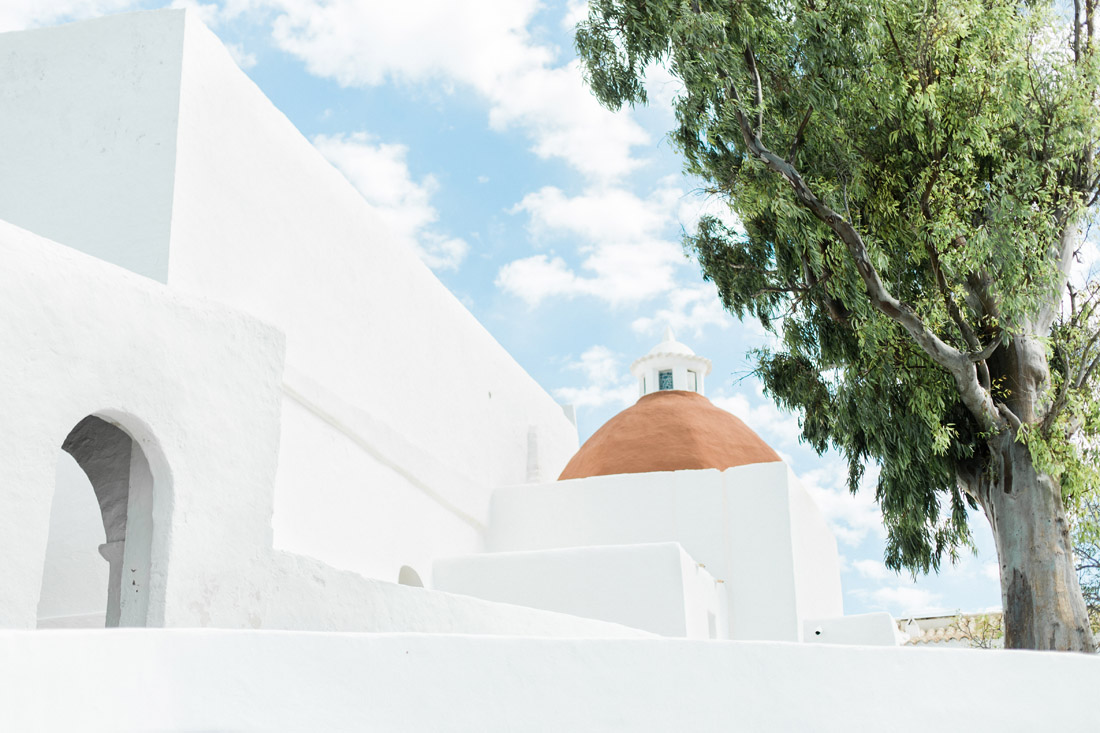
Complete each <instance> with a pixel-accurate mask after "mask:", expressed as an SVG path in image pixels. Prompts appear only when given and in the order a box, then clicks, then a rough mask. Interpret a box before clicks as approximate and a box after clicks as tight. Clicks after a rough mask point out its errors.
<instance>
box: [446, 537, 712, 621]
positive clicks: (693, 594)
mask: <svg viewBox="0 0 1100 733" xmlns="http://www.w3.org/2000/svg"><path fill="white" fill-rule="evenodd" d="M433 576H434V578H435V581H434V587H435V588H436V589H438V590H445V591H448V592H451V593H461V594H463V595H468V596H474V597H476V598H484V599H487V600H490V601H499V602H501V603H513V604H516V605H519V606H529V607H531V608H541V609H545V610H548V611H557V612H560V613H567V614H570V615H573V616H581V617H584V618H592V619H599V620H602V621H611V622H614V623H619V624H623V625H624V626H630V627H633V628H637V629H643V630H645V631H650V632H653V633H655V634H660V635H662V636H673V637H682V638H689V639H716V638H728V629H729V622H728V620H727V618H726V603H727V601H726V593H725V589H724V588H723V587H722V584H721V583H718V582H717V581H715V579H714V578H712V577H711V575H710V573H708V572H707V571H706V569H705V568H703V567H702V566H701V565H700V564H699V563H698V562H696V561H695V560H694V559H693V558H691V557H690V556H689V555H688V554H687V553H686V552H684V549H683V548H682V547H681V546H680V545H679V544H677V543H675V542H664V543H658V544H649V545H605V546H601V547H575V548H569V549H564V550H535V551H529V552H495V553H488V554H482V555H470V556H467V557H457V558H447V559H444V560H440V561H438V562H436V565H435V571H434V573H433Z"/></svg>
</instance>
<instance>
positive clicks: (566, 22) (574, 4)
mask: <svg viewBox="0 0 1100 733" xmlns="http://www.w3.org/2000/svg"><path fill="white" fill-rule="evenodd" d="M587 17H588V0H569V1H568V2H567V3H566V5H565V15H564V16H562V19H561V27H562V28H564V29H565V30H567V31H569V32H570V33H572V32H573V29H574V28H576V27H577V23H580V22H581V21H582V20H584V19H586V18H587Z"/></svg>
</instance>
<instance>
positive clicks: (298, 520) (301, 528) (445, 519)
mask: <svg viewBox="0 0 1100 733" xmlns="http://www.w3.org/2000/svg"><path fill="white" fill-rule="evenodd" d="M5 52H6V53H8V55H7V56H3V55H2V54H3V53H5ZM0 57H2V58H5V64H3V65H0V104H2V105H3V108H4V115H2V116H0V117H2V119H0V218H7V219H10V220H12V221H14V222H16V223H18V224H20V225H21V226H23V227H24V228H28V229H30V230H32V231H36V232H37V233H40V234H43V235H46V236H49V237H51V238H53V239H56V240H58V241H61V242H63V243H65V244H68V245H70V246H73V247H75V248H77V249H81V250H83V251H86V252H88V253H90V254H93V255H95V256H97V257H100V258H102V259H105V260H108V261H111V262H114V263H117V264H119V265H121V266H124V267H127V268H129V269H131V270H133V271H134V272H138V273H141V274H144V275H147V276H149V277H152V278H155V279H159V280H166V281H167V283H168V284H169V285H170V286H171V287H172V288H173V289H174V290H178V291H181V292H187V293H191V294H198V295H201V296H204V297H208V298H211V299H213V300H216V301H220V302H223V303H226V304H229V305H231V306H233V307H235V308H238V309H240V310H242V311H244V312H248V313H251V314H254V315H256V316H259V317H260V318H261V319H262V320H264V321H265V322H267V323H270V324H273V325H274V326H276V327H277V328H278V329H280V330H281V331H282V332H283V333H284V334H285V343H286V351H287V364H288V367H289V368H288V369H287V371H286V374H287V383H286V385H285V389H284V390H283V393H282V395H281V400H282V402H283V412H284V416H285V419H284V421H283V423H282V428H281V433H282V434H281V438H280V445H281V449H282V456H281V459H280V461H279V464H278V475H277V479H276V485H277V491H276V497H277V499H276V507H275V512H276V516H275V519H274V522H275V534H276V538H277V541H278V543H279V545H280V546H281V547H284V548H285V549H288V550H293V551H296V552H303V553H308V554H312V555H315V556H317V557H320V558H322V559H324V560H326V561H328V562H331V563H333V564H334V565H338V566H341V567H347V568H352V569H355V570H357V571H359V572H363V573H368V574H370V575H372V576H374V577H378V578H382V579H386V580H392V579H394V578H396V577H397V573H398V571H399V569H400V567H401V566H402V565H410V566H413V567H414V568H417V569H418V570H420V571H421V572H423V573H425V574H428V573H429V572H430V565H431V561H432V560H433V559H435V558H436V557H440V556H445V555H452V554H455V553H461V552H477V551H479V550H481V549H482V547H483V535H484V530H485V525H486V524H487V521H488V512H489V496H490V491H491V488H492V487H494V486H500V485H507V484H516V483H522V482H525V481H539V480H550V479H552V478H553V477H554V476H556V475H557V474H558V472H560V470H561V468H562V467H563V466H564V465H565V463H566V461H567V460H568V459H569V458H570V457H571V456H572V454H573V453H574V452H575V450H576V448H577V436H576V427H575V426H574V425H573V424H572V423H571V422H570V420H569V419H568V418H567V417H566V416H565V415H564V414H563V411H562V410H561V408H560V407H559V406H558V405H557V404H556V403H555V402H554V400H553V399H552V398H551V397H550V396H549V395H548V394H547V393H546V392H545V391H544V390H542V389H541V387H539V386H538V385H537V384H536V383H535V382H534V380H532V379H531V377H530V376H529V375H528V374H526V373H525V372H524V371H523V369H522V368H520V366H519V365H518V364H516V363H515V361H514V360H513V359H512V358H511V356H510V355H509V354H508V353H507V352H506V351H505V350H504V349H503V348H502V347H501V346H500V345H499V344H498V343H497V342H496V341H495V340H494V339H493V338H492V336H491V335H490V334H489V333H488V332H487V331H486V330H485V329H484V328H483V327H482V326H481V325H480V324H479V323H478V322H477V320H476V319H474V317H473V316H472V315H471V314H470V313H469V312H468V311H467V310H466V309H465V308H464V307H463V306H462V305H461V304H460V303H459V302H458V301H457V299H456V298H455V297H454V296H453V295H452V294H451V293H450V292H448V291H447V289H446V288H445V287H444V286H443V285H442V284H441V283H440V282H439V281H438V279H437V278H436V277H435V276H434V275H433V274H432V273H431V272H430V271H429V270H428V268H427V267H425V266H424V265H423V264H422V263H421V262H420V260H419V259H418V257H417V256H416V254H415V252H414V251H413V250H412V248H411V247H410V246H408V244H407V243H401V242H397V241H395V240H394V238H393V237H391V236H390V235H389V234H388V233H387V232H386V231H385V229H384V227H383V225H382V223H381V217H380V216H378V215H377V213H376V212H375V211H374V210H373V209H372V208H371V206H370V205H368V204H367V203H366V202H365V201H364V200H363V198H362V197H361V196H360V195H359V193H358V192H357V191H356V190H355V189H354V187H353V186H352V185H351V184H350V183H349V182H348V181H347V180H346V179H345V178H344V177H343V176H342V175H341V174H340V173H339V172H337V171H336V169H335V168H333V167H332V166H331V165H330V164H329V163H328V162H327V161H326V160H325V159H324V158H323V157H322V156H321V154H320V153H319V152H318V151H317V150H316V149H315V148H314V147H313V146H312V145H311V144H310V143H309V141H307V140H306V139H305V138H304V137H303V136H302V135H301V134H300V133H299V132H298V131H297V130H296V129H295V128H294V126H293V125H292V124H291V123H290V122H289V121H288V120H287V119H286V117H285V116H284V115H283V114H282V113H281V112H279V111H278V110H277V109H276V108H275V107H274V106H273V105H272V104H271V102H270V101H269V100H267V99H266V98H265V97H264V95H263V94H262V92H261V91H260V90H259V88H258V87H256V85H255V84H254V83H253V82H252V81H251V80H250V79H249V78H248V77H247V75H245V74H244V72H242V71H241V70H240V69H239V68H237V66H236V65H235V63H234V62H233V60H232V58H231V57H230V55H229V53H228V51H227V50H226V49H225V48H224V47H223V46H222V45H221V43H220V42H219V41H218V40H217V38H216V37H215V36H214V34H213V33H211V32H210V31H209V30H207V29H206V28H205V27H203V26H202V24H201V23H200V22H199V21H198V20H197V17H196V16H195V15H194V14H193V13H191V12H189V11H183V10H163V11H153V12H145V13H132V14H126V15H118V16H112V17H108V18H102V19H98V20H95V21H88V22H83V23H77V24H72V25H69V26H64V27H60V28H49V29H42V30H38V31H31V32H27V33H15V34H6V35H3V36H0ZM58 212H64V216H59V215H58ZM398 527H400V528H401V530H398V529H397V528H398ZM426 579H427V578H426Z"/></svg>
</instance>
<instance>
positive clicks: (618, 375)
mask: <svg viewBox="0 0 1100 733" xmlns="http://www.w3.org/2000/svg"><path fill="white" fill-rule="evenodd" d="M566 368H567V369H569V370H572V371H578V372H580V373H581V374H583V375H584V378H585V381H586V382H587V384H586V385H584V386H583V387H561V388H559V389H556V390H554V396H555V397H557V398H558V399H559V400H561V401H562V402H563V403H564V404H570V405H574V406H576V407H601V406H603V405H620V406H623V407H625V406H627V405H629V404H630V403H631V402H633V401H634V400H635V399H636V398H637V397H638V387H637V385H636V384H635V383H634V381H633V378H632V377H631V376H630V372H629V371H628V370H627V369H626V368H625V367H624V365H623V362H622V359H621V357H620V356H619V355H618V354H616V353H614V352H613V351H611V350H610V349H608V348H607V347H606V346H593V347H591V348H589V349H588V350H587V351H585V352H584V353H583V354H581V356H580V359H578V360H577V361H574V362H572V363H570V364H568V365H567V366H566Z"/></svg>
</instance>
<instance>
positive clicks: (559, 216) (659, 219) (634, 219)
mask: <svg viewBox="0 0 1100 733" xmlns="http://www.w3.org/2000/svg"><path fill="white" fill-rule="evenodd" d="M680 195H681V192H680V190H679V189H677V188H675V187H674V186H671V185H668V184H662V185H659V186H658V187H657V188H656V189H655V190H654V191H653V192H652V193H651V194H650V195H649V196H648V197H646V198H641V197H639V196H636V195H635V194H633V193H631V192H629V191H626V190H624V189H621V188H597V189H593V190H590V191H587V192H585V193H583V194H580V195H577V196H567V195H566V194H565V193H563V192H562V191H561V190H560V189H558V188H555V187H553V186H547V187H544V188H542V189H540V190H538V191H536V192H534V193H530V194H528V195H527V196H525V197H524V198H523V200H522V201H520V202H519V203H518V204H517V205H516V206H515V207H514V208H513V209H512V211H513V213H520V212H523V213H526V214H527V215H528V217H529V224H528V228H529V230H530V231H531V233H532V235H533V236H534V237H535V238H536V240H548V239H559V240H563V241H565V242H567V243H569V244H571V245H573V246H575V247H576V249H577V251H578V252H579V254H580V255H581V258H582V260H581V264H580V268H579V271H575V270H574V269H572V268H571V267H570V266H569V265H568V264H567V263H566V261H565V260H564V259H563V258H561V257H550V256H547V255H544V254H538V255H533V256H530V257H526V258H523V259H520V260H515V261H513V262H510V263H508V264H506V265H504V267H502V268H501V270H500V273H499V275H498V276H497V285H498V286H499V287H501V288H502V289H503V290H505V291H506V292H509V293H511V294H513V295H516V296H518V297H520V298H523V299H524V300H525V301H527V303H528V304H529V305H532V306H533V305H537V304H538V303H539V302H540V301H542V300H543V299H544V298H547V297H551V296H562V297H573V296H577V295H591V296H595V297H598V298H600V299H602V300H604V301H607V302H609V303H611V304H613V305H621V304H624V303H637V302H639V301H642V300H645V299H647V298H652V297H654V296H656V295H660V294H661V293H665V292H668V291H669V290H671V289H672V288H673V287H674V286H675V275H676V269H677V267H678V266H679V265H680V264H683V263H684V257H683V252H682V250H681V248H680V246H679V244H678V243H676V242H674V241H672V240H671V239H669V238H668V237H667V232H668V230H669V227H670V225H671V223H672V222H673V219H672V217H673V214H674V212H675V210H676V206H677V202H678V200H679V197H680Z"/></svg>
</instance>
